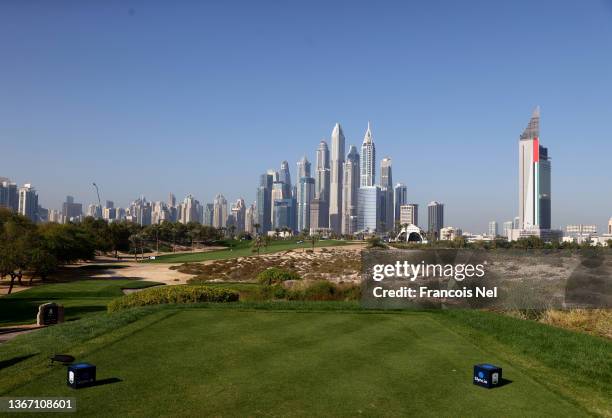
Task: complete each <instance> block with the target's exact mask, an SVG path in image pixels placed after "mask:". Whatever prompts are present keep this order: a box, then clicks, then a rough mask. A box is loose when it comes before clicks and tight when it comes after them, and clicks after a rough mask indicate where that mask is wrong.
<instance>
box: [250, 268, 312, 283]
mask: <svg viewBox="0 0 612 418" xmlns="http://www.w3.org/2000/svg"><path fill="white" fill-rule="evenodd" d="M301 279H302V278H301V277H300V275H299V274H297V273H296V272H294V271H290V270H285V269H281V268H278V267H269V268H267V269H265V270H264V271H262V272H261V273H259V274H258V275H257V282H258V283H261V284H264V285H273V284H279V283H282V282H284V281H287V280H301Z"/></svg>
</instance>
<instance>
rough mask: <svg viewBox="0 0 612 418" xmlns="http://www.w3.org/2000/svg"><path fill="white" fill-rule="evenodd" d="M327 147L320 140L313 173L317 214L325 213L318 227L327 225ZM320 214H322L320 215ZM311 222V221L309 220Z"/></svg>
mask: <svg viewBox="0 0 612 418" xmlns="http://www.w3.org/2000/svg"><path fill="white" fill-rule="evenodd" d="M329 164H330V163H329V149H328V148H327V143H326V142H325V140H321V142H320V143H319V148H318V149H317V166H316V174H315V199H318V200H319V203H318V208H319V212H318V213H319V214H323V213H326V214H327V215H326V216H327V218H326V219H320V221H319V222H318V224H317V225H318V228H328V227H329V188H330V165H329ZM321 216H322V215H321ZM311 222H312V221H311Z"/></svg>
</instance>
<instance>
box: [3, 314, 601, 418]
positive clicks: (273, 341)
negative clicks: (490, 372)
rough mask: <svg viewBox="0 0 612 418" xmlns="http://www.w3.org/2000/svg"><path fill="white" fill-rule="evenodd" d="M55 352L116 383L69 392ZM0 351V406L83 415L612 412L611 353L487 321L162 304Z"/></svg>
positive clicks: (496, 318)
mask: <svg viewBox="0 0 612 418" xmlns="http://www.w3.org/2000/svg"><path fill="white" fill-rule="evenodd" d="M102 328H103V330H101V331H100V329H102ZM92 329H94V330H98V332H97V333H96V334H95V335H89V334H90V333H91V332H92V331H91V330H92ZM55 341H57V343H55ZM71 341H72V342H71ZM54 344H55V345H57V347H58V350H59V349H61V350H63V351H68V352H70V353H76V354H77V355H78V360H83V361H90V362H92V363H94V364H96V365H97V367H98V379H111V378H116V379H120V381H117V382H116V383H109V384H105V385H99V386H95V387H91V388H87V389H82V390H79V391H73V390H71V389H70V388H68V387H66V385H65V383H64V379H65V374H66V371H65V368H63V367H61V366H57V367H54V368H46V367H45V366H44V358H43V354H46V353H48V352H49V351H50V350H51V349H52V347H53V346H54ZM2 348H3V350H2V351H1V352H0V395H2V396H43V395H44V396H72V397H76V398H77V407H78V411H79V416H93V415H104V416H147V417H150V416H262V415H265V416H355V415H368V416H380V415H385V416H436V417H437V416H492V415H493V416H505V417H513V416H517V417H524V416H588V415H589V414H600V415H610V414H612V411H611V410H610V405H609V398H608V397H606V396H605V395H606V394H608V395H609V392H608V391H609V389H608V388H609V387H610V385H612V381H611V376H610V363H611V359H610V342H609V341H607V340H603V339H599V338H596V337H592V336H589V335H584V334H577V333H571V332H567V331H563V330H558V329H555V328H552V327H549V326H545V325H542V324H537V323H532V322H527V321H521V320H517V319H514V318H506V317H503V316H501V315H497V314H493V313H482V312H441V311H440V312H396V311H394V312H376V311H374V312H372V311H362V310H359V308H358V306H357V305H356V304H351V303H329V302H327V303H325V302H323V303H310V302H309V303H298V304H295V303H286V302H268V303H262V304H255V303H251V304H242V303H236V304H227V305H215V304H205V305H195V306H191V307H186V308H179V307H176V306H172V305H169V306H160V307H155V308H149V309H148V310H135V311H125V312H122V313H119V314H115V315H108V314H99V315H96V316H95V317H90V318H87V319H85V320H82V321H78V322H74V323H68V324H64V325H61V326H57V327H51V328H47V329H44V330H42V331H39V332H37V333H35V334H29V335H25V336H22V337H19V338H17V339H15V340H13V341H11V342H9V343H7V344H5V345H4V346H3V347H2ZM28 356H32V357H28ZM479 362H492V363H495V364H499V365H501V366H502V367H503V369H504V377H505V378H507V379H509V380H511V381H512V382H511V383H510V384H507V385H505V386H503V387H500V388H497V389H494V390H486V389H483V388H480V387H477V386H474V385H473V384H472V380H471V378H472V366H473V364H475V363H479ZM3 364H4V365H5V366H4V368H2V365H3ZM587 394H590V395H588V396H586V397H585V395H587Z"/></svg>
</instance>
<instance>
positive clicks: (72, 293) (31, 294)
mask: <svg viewBox="0 0 612 418" xmlns="http://www.w3.org/2000/svg"><path fill="white" fill-rule="evenodd" d="M157 284H159V283H155V282H149V281H140V280H129V279H121V280H117V279H106V280H79V281H75V282H69V283H55V284H45V285H40V286H36V287H33V288H31V289H27V290H24V291H21V292H18V293H13V294H12V295H8V296H3V297H1V298H0V325H15V324H28V323H35V322H36V314H37V312H38V306H39V305H41V304H43V303H47V302H56V303H61V304H62V305H64V308H65V318H66V320H70V319H75V318H77V317H81V316H82V315H85V314H87V313H91V312H100V311H105V310H106V304H107V303H108V302H109V301H110V300H111V299H113V298H116V297H117V296H121V295H122V294H123V292H122V289H139V288H143V287H150V286H155V285H157Z"/></svg>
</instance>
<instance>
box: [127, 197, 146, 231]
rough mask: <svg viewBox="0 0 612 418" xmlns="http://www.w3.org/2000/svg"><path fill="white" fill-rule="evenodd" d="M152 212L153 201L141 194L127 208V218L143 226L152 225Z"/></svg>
mask: <svg viewBox="0 0 612 418" xmlns="http://www.w3.org/2000/svg"><path fill="white" fill-rule="evenodd" d="M151 213H152V211H151V203H149V202H147V199H145V198H144V196H141V197H140V198H138V199H136V200H134V201H133V202H132V203H131V204H130V206H129V207H128V208H127V214H126V219H127V220H128V221H129V222H134V223H137V224H138V225H141V226H146V225H151V219H152V218H151Z"/></svg>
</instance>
